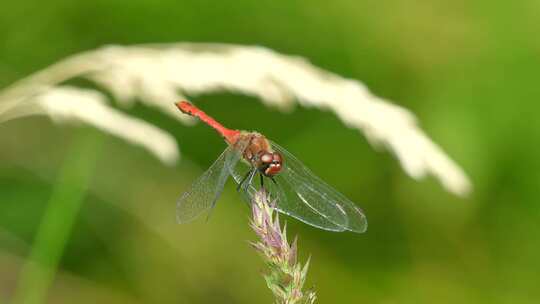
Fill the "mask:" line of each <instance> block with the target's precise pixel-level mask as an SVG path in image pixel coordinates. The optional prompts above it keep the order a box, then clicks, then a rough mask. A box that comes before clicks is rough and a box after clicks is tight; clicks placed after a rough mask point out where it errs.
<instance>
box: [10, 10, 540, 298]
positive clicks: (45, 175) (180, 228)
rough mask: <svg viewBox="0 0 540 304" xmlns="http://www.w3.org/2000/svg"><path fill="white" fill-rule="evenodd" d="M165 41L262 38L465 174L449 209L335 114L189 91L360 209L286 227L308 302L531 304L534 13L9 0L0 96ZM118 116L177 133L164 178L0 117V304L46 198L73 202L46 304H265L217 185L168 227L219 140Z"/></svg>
mask: <svg viewBox="0 0 540 304" xmlns="http://www.w3.org/2000/svg"><path fill="white" fill-rule="evenodd" d="M179 41H192V42H227V43H238V44H247V45H263V46H266V47H269V48H272V49H274V50H276V51H279V52H282V53H286V54H295V55H300V56H303V57H306V58H308V59H309V60H310V61H311V62H313V63H314V64H315V65H318V66H320V67H322V68H325V69H328V70H330V71H332V72H335V73H337V74H340V75H342V76H345V77H350V78H355V79H359V80H361V81H363V82H364V83H365V84H367V85H368V87H369V88H370V89H371V90H372V91H373V92H374V93H375V94H377V95H379V96H382V97H384V98H388V99H390V100H394V101H396V103H398V104H400V105H403V106H405V107H407V108H409V109H411V110H412V111H413V112H414V113H415V114H417V116H418V119H419V122H420V124H421V126H422V128H423V129H424V130H425V131H426V132H427V133H428V134H429V135H430V136H431V137H432V138H433V139H434V140H435V141H436V142H437V143H438V144H440V145H441V146H442V147H443V149H444V150H445V151H446V152H447V153H448V154H449V155H450V156H451V157H452V158H453V159H454V160H456V161H457V162H458V163H459V164H460V165H461V166H462V167H463V168H464V169H465V171H466V172H467V173H468V174H469V175H470V177H471V179H472V181H473V184H474V192H473V193H472V194H471V195H470V196H469V197H468V198H466V199H460V198H457V197H455V196H453V195H451V194H449V193H446V192H445V191H444V190H443V189H442V187H441V186H440V185H439V184H438V183H437V182H436V181H435V180H434V179H432V178H428V179H425V180H422V181H419V182H418V181H414V180H412V179H411V178H409V177H408V176H406V175H405V173H404V172H403V171H402V170H401V168H400V167H399V164H398V162H397V161H396V160H395V159H394V158H393V157H392V156H391V155H390V154H389V153H387V152H384V153H380V152H376V151H374V150H373V149H372V147H371V146H370V145H369V144H368V143H367V142H366V140H365V138H364V137H362V136H361V135H359V134H358V132H356V131H355V130H351V129H348V128H347V127H345V126H344V125H343V124H342V123H341V122H340V121H339V120H338V119H337V118H336V117H335V116H334V115H333V114H331V113H326V112H322V111H319V110H316V109H306V108H300V107H296V108H295V110H294V111H293V112H291V113H282V112H280V111H278V110H277V109H272V108H266V107H264V106H263V105H262V104H261V103H259V102H258V101H257V100H255V99H253V98H249V97H245V96H237V95H233V94H220V95H206V96H196V97H194V98H193V100H194V101H195V102H196V103H197V104H198V105H199V106H201V107H202V108H203V109H204V110H205V111H207V112H208V113H211V114H212V115H213V116H215V117H216V118H218V119H219V120H221V121H223V122H224V124H226V125H228V126H231V127H235V128H240V129H248V130H258V131H260V132H262V133H264V134H266V135H267V136H268V137H269V138H272V139H273V140H275V141H276V142H278V143H280V144H281V145H282V146H285V147H287V148H288V149H289V150H290V151H291V152H292V153H294V154H295V155H297V156H298V157H299V158H300V159H302V160H303V161H304V162H305V163H306V164H307V165H308V166H309V167H310V168H311V169H312V170H313V171H314V172H316V173H317V174H318V175H320V176H321V177H322V178H323V179H324V180H326V181H328V182H329V183H330V184H332V185H334V186H335V187H336V188H337V189H339V190H340V191H341V192H343V193H344V194H345V195H347V196H348V197H350V198H351V199H352V200H353V201H356V202H358V204H359V205H360V206H361V207H362V208H363V209H364V210H365V212H366V214H367V216H368V220H369V223H370V227H369V229H368V232H367V233H366V234H362V235H358V234H353V233H331V232H326V231H322V230H317V229H314V228H312V227H309V226H307V225H304V224H302V223H299V222H297V221H295V220H292V219H288V225H289V228H290V229H289V230H290V233H291V234H293V233H294V234H296V233H297V234H299V236H300V242H299V247H300V254H301V257H302V258H303V259H305V258H307V256H308V255H309V254H311V255H312V267H311V271H310V274H309V280H308V286H313V287H315V289H316V290H317V293H318V297H319V301H318V303H433V302H437V303H538V302H539V301H540V289H539V288H538V284H539V281H540V261H539V257H540V238H539V236H540V234H539V233H540V204H538V196H539V193H538V192H539V189H540V162H539V158H540V157H539V155H540V120H539V119H538V118H537V117H538V114H539V110H540V106H539V103H538V101H539V98H540V85H539V83H538V80H539V76H540V2H539V1H537V0H522V1H508V2H506V1H486V0H476V1H439V0H436V1H413V2H411V1H399V0H390V1H373V0H369V1H342V0H336V1H321V0H316V1H313V0H312V1H305V0H304V1H195V0H193V1H172V0H168V1H159V2H158V1H150V0H146V1H125V0H124V1H103V0H97V1H86V2H82V1H67V0H51V1H47V2H37V1H25V0H21V1H10V2H4V3H2V9H1V11H0V88H2V87H6V86H7V85H9V84H10V83H12V82H14V81H16V80H17V79H20V78H22V77H24V76H27V75H29V74H30V73H32V72H35V71H37V70H39V69H41V68H44V67H46V66H48V65H49V64H51V63H53V62H56V61H58V60H60V59H62V58H64V57H66V56H68V55H70V54H75V53H78V52H81V51H85V50H89V49H94V48H97V47H99V46H102V45H104V44H136V43H148V42H179ZM179 72H181V71H179ZM128 112H129V113H131V114H133V115H136V116H138V117H142V118H144V119H145V120H147V121H150V122H152V123H154V124H155V125H157V126H159V127H161V128H163V129H166V130H167V131H169V132H171V133H173V134H174V135H175V137H176V138H177V139H178V143H179V146H180V149H181V151H182V161H181V162H180V163H179V164H178V165H177V166H175V167H172V168H171V167H165V166H163V165H162V164H161V163H159V162H158V161H157V160H156V159H155V158H154V157H152V156H151V155H149V154H148V153H147V152H146V151H144V150H142V149H140V148H137V147H133V146H130V145H129V144H126V143H125V142H123V141H121V140H118V139H116V138H113V137H111V136H108V135H104V134H100V133H99V132H97V131H95V130H93V129H91V128H89V127H83V126H64V125H62V126H59V125H55V124H53V123H52V122H51V121H50V120H49V119H47V118H43V117H37V118H25V119H20V120H14V121H10V122H7V123H3V124H1V125H0V302H1V303H8V302H10V300H11V299H12V296H13V294H14V293H15V290H17V288H19V293H25V292H27V290H28V288H30V290H31V289H32V284H33V283H32V282H31V281H26V282H25V279H24V278H22V277H23V276H22V275H21V273H22V272H24V271H23V265H24V262H25V261H26V259H27V257H28V255H29V254H30V252H31V248H32V246H33V244H36V243H37V244H39V241H38V242H35V240H36V238H37V239H38V240H39V235H40V229H46V227H43V226H40V222H41V220H42V219H43V218H44V216H46V213H45V210H46V209H47V208H48V204H49V202H53V201H57V202H58V201H60V203H61V204H60V205H59V206H56V207H57V208H59V210H68V211H66V212H69V208H74V209H75V211H73V212H76V206H77V204H78V203H80V204H81V207H80V208H81V209H80V210H79V212H78V213H77V216H76V218H75V221H74V223H73V228H72V229H71V230H69V231H67V232H66V235H64V236H57V244H59V246H60V247H63V246H62V244H63V240H64V239H65V241H66V243H65V248H64V250H63V252H62V253H61V259H60V262H59V265H58V270H57V271H58V272H57V274H56V275H55V276H54V277H53V280H52V285H51V286H50V289H49V290H48V292H47V293H46V303H80V304H82V303H270V302H272V297H271V294H270V292H269V291H268V290H267V289H266V287H265V283H264V281H263V279H262V277H261V276H260V272H261V271H262V270H264V265H263V263H262V262H261V259H260V257H259V256H257V254H256V253H255V252H254V251H253V250H252V249H251V248H250V247H249V246H248V243H247V240H252V239H254V234H253V233H252V231H250V229H249V227H248V225H247V222H248V215H249V211H248V209H247V208H246V206H245V204H243V203H241V201H240V199H239V197H238V195H237V193H236V192H235V190H234V186H233V185H232V184H228V185H227V187H226V190H225V192H224V194H223V197H222V199H221V200H220V202H219V204H218V207H217V209H216V210H215V212H214V215H213V217H212V219H211V220H210V221H209V222H208V223H206V222H205V221H204V220H200V221H198V222H196V223H192V224H186V225H177V224H175V222H174V221H175V217H174V213H175V201H176V200H177V198H178V196H179V195H180V194H181V193H182V192H183V190H185V189H186V188H187V187H188V186H189V184H190V183H191V181H193V180H194V179H195V178H196V177H197V176H199V175H200V174H201V173H202V172H203V170H204V169H205V168H206V167H208V166H209V165H210V164H211V163H212V161H213V160H214V159H215V158H216V157H217V156H218V155H219V153H220V152H221V151H222V150H223V149H224V148H225V145H224V143H223V142H222V140H221V139H220V138H219V137H218V136H216V135H215V134H214V132H213V131H211V130H210V129H208V128H207V127H205V126H203V125H202V124H198V125H196V126H195V127H187V126H184V125H182V124H180V123H178V122H176V121H174V120H173V119H171V118H169V117H167V116H165V115H163V114H161V113H160V112H158V111H157V110H154V109H149V108H147V107H144V106H141V105H137V106H135V107H134V108H132V109H129V110H128ZM275 122H279V123H275ZM343 151H347V152H348V153H343ZM81 187H82V188H81ZM85 187H86V188H87V190H84V188H85ZM54 198H56V200H55V199H54ZM62 204H65V205H64V206H62ZM74 206H75V207H74ZM66 208H67V209H66ZM56 222H57V223H58V225H59V226H62V225H65V227H68V228H69V225H70V223H66V222H64V221H63V220H62V218H59V219H58V220H57V221H56ZM68 228H67V229H68ZM48 245H51V244H50V243H45V244H41V246H44V248H45V250H47V248H48V247H47V246H48ZM49 275H50V274H49ZM17 286H18V287H17ZM21 286H23V287H21ZM21 288H22V290H21ZM24 288H26V289H24Z"/></svg>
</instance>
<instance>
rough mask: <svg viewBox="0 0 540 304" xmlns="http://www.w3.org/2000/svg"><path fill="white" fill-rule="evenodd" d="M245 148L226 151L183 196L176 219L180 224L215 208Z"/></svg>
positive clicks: (242, 145) (238, 147) (233, 148)
mask: <svg viewBox="0 0 540 304" xmlns="http://www.w3.org/2000/svg"><path fill="white" fill-rule="evenodd" d="M245 146H246V145H245V144H244V143H242V144H240V145H237V146H236V147H232V146H229V147H228V148H227V149H225V151H223V153H221V155H220V156H219V157H218V159H217V160H216V161H215V162H214V163H213V164H212V166H210V168H208V170H206V172H204V174H203V175H201V176H200V177H199V178H198V179H197V180H196V181H195V182H194V183H193V185H192V186H191V188H190V189H189V190H188V191H186V192H184V194H182V196H181V197H180V199H179V200H178V202H177V203H176V219H177V221H178V222H179V223H185V222H189V221H191V220H193V219H195V218H196V217H197V216H199V215H200V214H201V213H203V212H205V211H207V210H210V209H212V208H213V207H214V206H215V204H216V202H217V200H218V198H219V196H220V195H221V192H222V191H223V187H224V186H225V182H227V178H228V177H229V173H230V171H231V169H230V168H233V167H235V166H236V164H237V163H238V160H240V157H241V156H242V153H243V151H244V149H245Z"/></svg>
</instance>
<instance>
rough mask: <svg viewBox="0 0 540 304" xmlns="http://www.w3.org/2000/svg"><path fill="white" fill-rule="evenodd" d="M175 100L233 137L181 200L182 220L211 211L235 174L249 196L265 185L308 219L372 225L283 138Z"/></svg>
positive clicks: (343, 226) (321, 224) (283, 205)
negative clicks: (235, 125) (227, 123)
mask: <svg viewBox="0 0 540 304" xmlns="http://www.w3.org/2000/svg"><path fill="white" fill-rule="evenodd" d="M175 105H176V106H177V108H178V109H179V110H180V111H181V112H182V113H184V114H187V115H190V116H193V117H196V118H198V119H200V120H201V121H202V122H204V123H205V124H207V125H208V126H210V127H212V128H213V129H214V130H216V131H217V132H218V133H219V135H221V136H222V137H223V139H224V140H225V142H226V143H227V148H226V149H225V151H224V152H223V153H222V154H221V155H220V156H219V157H218V158H217V160H216V161H215V162H214V163H213V164H212V165H211V166H210V167H209V168H208V169H207V170H206V171H205V172H204V173H203V174H202V175H201V176H200V177H199V178H198V179H197V180H195V182H193V184H192V185H191V187H190V188H189V190H187V191H186V192H184V193H183V194H182V196H181V197H180V199H179V200H178V202H177V213H176V214H177V221H178V222H179V223H186V222H189V221H191V220H193V219H195V218H196V217H198V216H199V215H200V214H202V213H205V212H207V211H208V212H209V211H211V210H212V209H213V208H214V207H215V205H216V202H217V201H218V199H219V197H220V195H221V193H222V192H223V189H224V187H225V183H226V182H227V180H228V178H229V177H232V179H233V180H234V181H235V182H236V183H237V184H238V186H237V190H238V191H240V192H241V193H242V194H243V196H244V197H245V198H246V199H247V200H248V201H251V200H250V199H251V198H252V197H253V196H254V195H255V193H256V192H257V191H259V190H260V189H262V188H264V191H267V193H268V194H269V196H270V198H272V199H273V200H274V201H275V203H274V204H272V206H273V208H274V209H275V210H277V211H278V212H280V213H283V214H286V215H288V216H291V217H293V218H296V219H298V220H300V221H302V222H304V223H306V224H309V225H311V226H314V227H317V228H320V229H324V230H329V231H337V232H341V231H351V232H357V233H362V232H365V231H366V229H367V220H366V216H365V214H364V212H363V211H362V209H360V208H359V207H357V206H356V204H354V203H353V202H352V201H351V200H349V199H348V198H346V197H345V196H344V195H343V194H341V193H339V192H338V191H337V190H335V189H334V188H332V187H331V186H329V185H328V184H327V183H325V182H324V181H322V180H321V179H320V178H319V177H317V176H316V175H315V174H313V173H312V172H311V171H310V170H309V169H308V168H307V167H306V166H304V165H303V164H302V163H301V162H300V161H299V160H298V159H297V158H296V157H295V156H293V155H292V154H291V153H290V152H288V151H287V150H285V149H284V148H282V147H281V146H279V145H278V144H276V143H274V142H272V141H271V140H269V139H267V138H266V137H265V136H264V135H262V134H260V133H258V132H249V131H240V130H234V129H228V128H226V127H224V126H223V125H221V124H220V123H219V122H217V121H216V120H215V119H214V118H212V117H210V116H209V115H207V114H206V113H205V112H203V111H202V110H200V109H199V108H197V107H196V106H194V105H193V104H191V103H189V102H187V101H180V102H177V103H176V104H175ZM257 175H258V178H257Z"/></svg>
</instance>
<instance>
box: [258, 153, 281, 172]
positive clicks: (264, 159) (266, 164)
mask: <svg viewBox="0 0 540 304" xmlns="http://www.w3.org/2000/svg"><path fill="white" fill-rule="evenodd" d="M260 160H261V166H260V169H259V170H261V172H262V173H263V174H264V175H266V176H268V177H272V176H274V175H276V174H278V173H279V172H280V171H281V168H282V164H283V158H282V157H281V154H279V153H278V152H265V153H263V154H262V155H261V158H260Z"/></svg>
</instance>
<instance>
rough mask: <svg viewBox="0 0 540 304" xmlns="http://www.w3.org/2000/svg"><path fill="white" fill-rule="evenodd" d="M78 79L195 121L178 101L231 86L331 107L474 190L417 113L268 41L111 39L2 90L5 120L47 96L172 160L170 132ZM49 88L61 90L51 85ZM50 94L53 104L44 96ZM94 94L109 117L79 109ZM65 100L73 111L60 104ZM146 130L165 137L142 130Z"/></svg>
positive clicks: (284, 103) (399, 153)
mask: <svg viewBox="0 0 540 304" xmlns="http://www.w3.org/2000/svg"><path fill="white" fill-rule="evenodd" d="M74 77H83V78H87V79H89V80H92V81H94V82H96V83H97V84H99V85H101V86H102V87H103V88H105V89H107V90H109V91H110V92H111V93H112V94H113V95H114V97H115V98H116V99H117V100H118V102H120V103H121V104H123V105H129V104H130V103H132V102H134V100H141V101H142V102H144V103H146V104H147V105H149V106H154V107H158V108H159V109H161V110H162V111H163V112H165V113H168V114H170V115H173V117H175V118H177V119H179V120H181V121H183V122H188V121H189V119H187V118H186V116H184V115H178V113H177V112H176V111H177V110H176V109H175V107H174V105H173V102H174V101H177V100H179V99H181V98H182V95H181V94H182V93H186V94H199V93H209V92H217V91H230V92H235V93H240V94H246V95H251V96H255V97H258V98H259V99H260V100H261V101H262V102H264V103H265V104H267V105H273V106H277V107H280V108H288V107H290V106H291V105H293V104H294V103H298V104H300V105H302V106H306V107H318V108H324V109H329V110H331V111H333V112H334V113H335V114H336V115H337V116H338V117H339V118H340V119H341V120H342V121H343V122H344V123H345V124H346V125H348V126H350V127H353V128H356V129H358V130H359V131H361V132H362V133H363V134H365V135H366V137H367V138H368V139H369V140H370V142H371V143H372V144H378V145H382V146H384V147H386V148H388V149H389V150H391V151H392V152H393V153H394V154H395V155H396V157H397V158H398V159H399V161H400V163H401V165H402V166H403V168H404V170H405V171H406V172H407V173H408V174H409V175H410V176H412V177H413V178H416V179H418V178H421V177H423V176H425V175H427V174H432V175H434V176H435V177H437V178H438V179H439V180H440V181H441V183H442V184H443V185H444V187H445V188H446V189H447V190H449V191H451V192H453V193H456V194H460V195H463V194H466V193H468V192H469V190H470V182H469V180H468V178H467V176H466V175H465V174H464V172H463V171H462V170H461V168H460V167H459V166H458V165H456V164H455V163H454V162H453V161H452V160H451V159H450V158H449V157H448V156H447V155H446V154H445V153H444V152H443V151H442V150H441V149H440V148H439V147H438V146H437V145H436V144H435V143H433V142H432V141H431V140H430V139H429V138H428V137H427V136H426V134H425V133H423V132H422V130H420V128H419V127H418V126H417V124H416V120H415V117H414V115H413V114H412V113H411V112H409V111H408V110H406V109H405V108H402V107H400V106H397V105H395V104H392V103H390V102H389V101H386V100H383V99H381V98H379V97H376V96H374V95H373V94H371V93H370V92H369V91H368V89H367V88H366V87H365V86H364V85H363V84H362V83H360V82H359V81H357V80H353V79H346V78H343V77H341V76H339V75H336V74H333V73H331V72H328V71H325V70H323V69H320V68H318V67H316V66H314V65H312V64H310V63H309V62H308V61H306V60H305V59H303V58H300V57H293V56H288V55H282V54H279V53H276V52H274V51H272V50H270V49H267V48H263V47H251V46H237V45H225V44H194V43H179V44H163V45H140V46H126V47H124V46H108V47H104V48H101V49H98V50H94V51H89V52H85V53H82V54H77V55H74V56H72V57H69V58H67V59H65V60H63V61H60V62H59V63H56V64H54V65H52V66H50V67H48V68H46V69H44V70H42V71H40V72H38V73H36V74H34V75H31V76H30V77H28V78H26V79H23V80H21V81H19V82H18V83H16V84H14V85H12V86H11V87H9V88H7V89H5V90H4V91H3V92H0V121H1V120H2V119H3V117H4V116H6V115H11V116H12V117H13V116H17V117H18V116H22V115H25V113H30V114H32V111H28V105H26V103H31V102H32V100H34V99H35V98H36V97H39V96H41V99H39V98H38V99H39V100H41V102H40V103H39V102H38V103H39V104H40V105H41V109H42V111H41V112H40V113H43V114H47V115H49V116H51V117H53V118H54V117H56V116H58V113H62V115H63V117H64V118H66V117H71V116H72V117H73V118H75V119H77V120H80V121H84V122H86V123H90V124H92V125H95V126H96V127H98V128H101V129H103V130H106V131H107V132H110V133H112V134H114V135H117V136H119V137H122V138H124V139H126V140H128V141H130V142H135V143H138V144H140V145H142V146H144V147H145V148H147V149H148V150H149V151H151V152H152V153H154V154H155V155H156V156H158V157H159V158H160V159H162V160H164V161H166V162H170V161H171V160H173V159H174V158H175V157H176V155H177V154H178V152H177V150H176V149H177V148H176V146H175V145H172V144H171V137H170V136H169V135H167V134H166V133H165V132H164V131H162V130H158V129H156V128H155V127H153V126H151V125H150V124H149V123H147V122H144V121H141V120H135V119H132V118H128V117H127V116H126V115H124V114H121V113H120V112H118V111H115V110H113V109H110V108H109V107H107V106H106V104H105V103H104V101H103V96H102V95H94V96H93V98H90V97H89V96H91V94H90V92H89V91H88V89H84V90H83V89H79V88H73V87H71V88H65V87H64V88H62V87H58V85H60V84H61V83H62V82H64V81H65V80H68V79H71V78H74ZM44 87H45V88H48V90H52V92H48V93H47V92H46V90H47V89H44ZM44 90H45V91H44ZM66 90H67V91H66ZM40 94H45V95H40ZM51 94H52V95H51ZM95 94H97V92H95ZM55 95H56V96H55ZM58 95H59V96H58ZM97 96H100V97H97ZM44 97H47V98H45V100H47V102H43V100H44V99H43V98H44ZM55 100H56V101H57V103H55ZM68 100H69V101H68ZM89 100H93V106H92V107H94V108H95V109H94V110H97V108H99V111H101V113H107V115H105V114H95V115H100V116H95V117H92V118H90V117H89V116H88V115H82V112H84V111H77V110H75V109H76V108H77V107H83V106H84V105H83V104H86V103H87V101H89ZM96 100H100V101H99V102H96ZM33 102H37V101H33ZM89 103H92V102H89ZM97 104H99V106H97ZM63 107H65V108H66V109H68V108H69V109H71V110H66V111H61V109H60V108H63ZM53 108H54V110H51V109H53ZM99 111H98V112H99ZM53 112H54V113H55V114H52V113H53ZM98 112H95V113H98ZM89 113H90V112H89ZM83 117H84V119H83ZM4 119H5V118H4ZM113 121H115V122H114V123H113ZM135 129H138V130H139V131H135ZM140 129H146V131H147V132H153V134H154V135H157V134H160V135H161V136H148V134H147V133H144V132H143V133H141V134H138V135H136V134H134V133H135V132H140ZM143 138H145V139H143ZM158 138H159V140H158Z"/></svg>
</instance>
